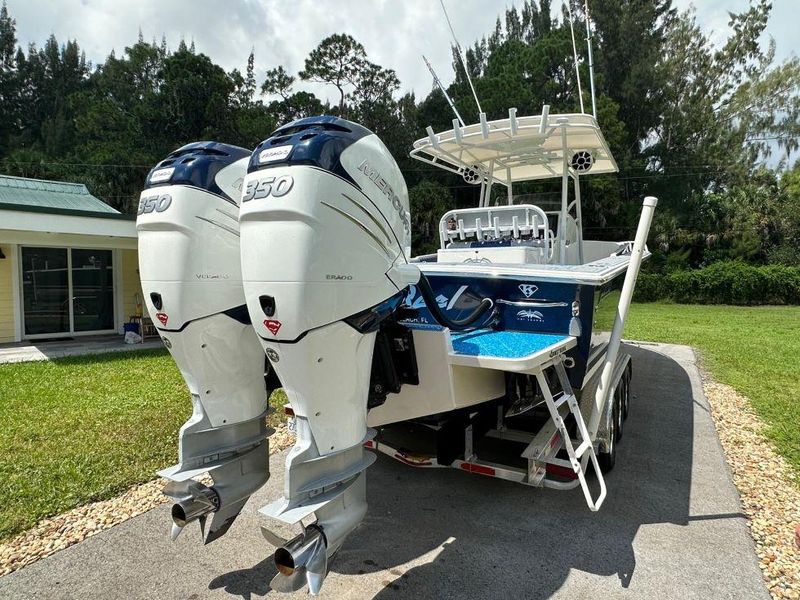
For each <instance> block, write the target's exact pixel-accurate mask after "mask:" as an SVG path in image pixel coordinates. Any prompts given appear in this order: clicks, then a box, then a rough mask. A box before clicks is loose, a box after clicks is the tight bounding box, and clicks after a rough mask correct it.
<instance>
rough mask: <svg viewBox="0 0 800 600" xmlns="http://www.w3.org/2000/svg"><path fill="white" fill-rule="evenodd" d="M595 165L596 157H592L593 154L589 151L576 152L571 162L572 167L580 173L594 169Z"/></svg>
mask: <svg viewBox="0 0 800 600" xmlns="http://www.w3.org/2000/svg"><path fill="white" fill-rule="evenodd" d="M593 164H594V157H593V156H592V154H591V152H589V151H587V150H581V151H579V152H576V153H575V154H573V155H572V160H571V161H570V165H571V166H572V168H573V169H575V170H576V171H578V172H579V173H581V172H583V171H588V170H589V169H591V168H592V165H593Z"/></svg>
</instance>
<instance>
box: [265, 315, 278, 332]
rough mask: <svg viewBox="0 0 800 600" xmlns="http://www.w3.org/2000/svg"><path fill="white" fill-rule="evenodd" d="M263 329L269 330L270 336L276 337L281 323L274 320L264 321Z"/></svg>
mask: <svg viewBox="0 0 800 600" xmlns="http://www.w3.org/2000/svg"><path fill="white" fill-rule="evenodd" d="M264 327H266V328H267V329H269V332H270V333H271V334H272V335H278V330H279V329H280V328H281V322H280V321H275V320H274V319H264Z"/></svg>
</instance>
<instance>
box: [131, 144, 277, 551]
mask: <svg viewBox="0 0 800 600" xmlns="http://www.w3.org/2000/svg"><path fill="white" fill-rule="evenodd" d="M249 157H250V151H248V150H245V149H243V148H238V147H235V146H229V145H226V144H218V143H214V142H200V143H195V144H189V145H187V146H184V147H183V148H180V149H179V150H176V151H175V152H173V153H172V154H170V155H169V156H168V157H167V158H166V159H165V160H163V161H162V162H160V163H159V164H158V165H157V166H156V167H155V168H154V169H153V170H152V171H151V172H150V174H149V175H148V177H147V183H146V188H145V190H144V191H143V192H142V195H141V200H140V203H139V210H138V217H137V221H136V228H137V230H138V233H139V271H140V275H141V281H142V289H143V291H144V296H145V301H146V304H147V309H148V311H149V313H150V315H151V317H152V319H153V323H154V324H155V326H156V328H157V329H158V331H159V334H160V335H161V337H162V339H163V340H164V344H165V345H166V346H167V348H169V351H170V352H171V354H172V357H173V358H174V359H175V362H176V363H177V365H178V368H179V369H180V371H181V374H182V375H183V377H184V379H185V380H186V384H187V385H188V387H189V391H190V392H191V395H192V403H193V413H192V416H191V418H190V419H189V420H188V421H187V422H186V423H185V424H184V425H183V427H182V428H181V430H180V441H179V460H178V464H176V465H174V466H172V467H170V468H168V469H165V470H164V471H161V472H160V475H161V476H163V477H165V478H167V479H169V480H170V483H169V484H168V485H167V486H166V487H165V489H164V493H165V494H166V495H168V496H172V497H173V498H174V499H175V504H174V505H173V507H172V517H173V521H174V525H173V531H172V535H173V539H174V538H175V537H177V535H178V534H179V533H180V531H181V529H182V528H183V526H184V525H186V524H187V523H189V522H191V521H194V520H199V521H200V525H201V532H202V534H203V539H204V541H205V542H206V543H208V542H210V541H213V540H214V539H216V538H218V537H220V536H221V535H223V534H224V533H225V532H226V531H227V530H228V528H229V527H230V525H231V524H232V523H233V520H234V519H235V518H236V516H237V515H238V514H239V511H240V510H241V509H242V507H243V506H244V504H245V502H247V499H248V498H249V497H250V495H251V494H252V493H253V492H255V491H256V490H257V489H258V488H260V487H261V486H262V485H263V484H264V483H265V482H266V481H267V479H268V477H269V442H268V440H267V436H268V435H269V434H270V433H271V431H270V430H269V429H268V428H267V425H266V421H265V417H266V415H267V390H266V384H265V378H264V366H265V360H264V353H263V350H262V349H261V346H260V345H259V342H258V337H257V336H256V334H255V332H254V331H253V327H252V325H251V324H250V318H249V315H248V312H247V309H246V307H245V305H244V304H245V299H244V292H243V290H242V280H241V267H240V263H239V260H240V252H239V220H238V219H239V206H238V203H239V198H240V196H241V188H242V182H243V178H244V176H245V174H246V169H247V164H248V161H249ZM205 473H208V474H210V476H211V478H212V479H213V482H214V485H213V486H210V487H209V486H206V485H204V484H203V483H201V482H199V481H196V479H197V477H198V476H200V475H203V474H205ZM210 514H213V517H212V521H211V524H210V527H208V528H206V527H205V521H206V518H207V516H208V515H210Z"/></svg>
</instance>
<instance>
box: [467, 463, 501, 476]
mask: <svg viewBox="0 0 800 600" xmlns="http://www.w3.org/2000/svg"><path fill="white" fill-rule="evenodd" d="M461 468H462V469H463V470H464V471H468V472H470V473H479V474H481V475H488V476H489V477H494V476H495V475H496V471H495V470H494V469H493V468H492V467H487V466H486V465H476V464H475V463H468V462H465V463H461Z"/></svg>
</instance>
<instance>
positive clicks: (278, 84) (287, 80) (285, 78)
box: [261, 66, 294, 100]
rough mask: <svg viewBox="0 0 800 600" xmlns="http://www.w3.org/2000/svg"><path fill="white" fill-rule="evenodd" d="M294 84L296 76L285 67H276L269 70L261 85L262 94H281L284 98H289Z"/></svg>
mask: <svg viewBox="0 0 800 600" xmlns="http://www.w3.org/2000/svg"><path fill="white" fill-rule="evenodd" d="M293 85H294V77H292V76H291V75H289V73H287V72H286V69H284V68H283V67H280V66H279V67H276V68H274V69H270V70H269V71H267V76H266V79H264V83H263V84H262V85H261V93H262V94H273V95H277V96H280V97H281V98H283V99H284V100H288V99H289V96H291V95H292V86H293Z"/></svg>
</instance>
